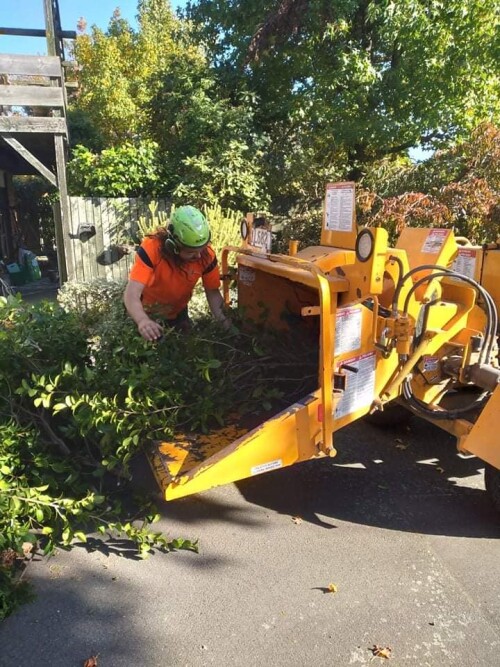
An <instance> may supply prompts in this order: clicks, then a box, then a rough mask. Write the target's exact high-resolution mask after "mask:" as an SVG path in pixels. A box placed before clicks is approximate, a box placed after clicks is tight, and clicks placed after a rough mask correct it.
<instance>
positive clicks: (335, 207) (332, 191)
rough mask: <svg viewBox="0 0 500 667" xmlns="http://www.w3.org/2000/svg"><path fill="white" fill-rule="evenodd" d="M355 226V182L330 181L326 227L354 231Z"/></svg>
mask: <svg viewBox="0 0 500 667" xmlns="http://www.w3.org/2000/svg"><path fill="white" fill-rule="evenodd" d="M353 226H354V184H351V183H330V184H329V185H327V186H326V198H325V229H327V230H328V231H332V232H335V231H336V232H352V230H353Z"/></svg>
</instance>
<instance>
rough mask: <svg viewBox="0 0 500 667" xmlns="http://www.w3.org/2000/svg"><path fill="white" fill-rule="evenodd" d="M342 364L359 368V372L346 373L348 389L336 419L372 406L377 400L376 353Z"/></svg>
mask: <svg viewBox="0 0 500 667" xmlns="http://www.w3.org/2000/svg"><path fill="white" fill-rule="evenodd" d="M342 364H346V365H348V366H351V367H354V368H357V369H358V372H357V373H353V372H352V371H351V372H349V371H346V373H347V383H346V389H345V391H344V393H343V395H342V398H341V399H340V401H339V402H338V404H337V408H336V410H335V413H334V417H335V419H340V418H341V417H345V415H350V414H351V413H352V412H356V411H357V410H361V409H362V408H366V407H368V406H370V405H371V404H372V403H373V399H374V398H375V352H367V353H366V354H361V355H359V356H357V357H352V359H346V360H345V361H343V362H342ZM342 364H341V365H342Z"/></svg>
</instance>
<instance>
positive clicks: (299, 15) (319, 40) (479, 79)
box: [187, 0, 500, 197]
mask: <svg viewBox="0 0 500 667" xmlns="http://www.w3.org/2000/svg"><path fill="white" fill-rule="evenodd" d="M187 14H188V16H189V17H190V18H192V19H193V20H194V21H196V22H197V25H198V29H199V34H200V36H201V37H202V38H203V39H204V40H205V42H206V44H207V45H208V48H209V49H210V54H211V58H212V61H213V63H214V65H215V66H216V68H217V70H218V72H219V76H220V80H221V82H222V83H223V85H224V86H226V87H227V89H228V90H230V89H237V88H238V87H240V88H241V87H245V88H248V89H249V90H250V91H251V92H252V93H254V94H255V96H256V98H257V100H258V106H257V116H256V121H257V128H258V129H259V130H260V131H263V132H266V133H268V134H269V135H270V136H271V138H272V152H271V153H270V158H269V166H270V174H271V177H272V179H271V182H272V183H273V192H274V193H275V194H279V193H280V191H283V190H284V191H285V192H293V193H295V194H296V195H297V196H301V194H302V193H301V185H300V184H301V183H302V184H305V185H306V187H307V191H308V193H309V195H310V196H313V197H314V196H316V190H315V184H314V178H311V173H316V174H317V175H318V178H317V181H316V183H318V182H324V180H325V177H328V175H329V174H331V175H333V176H334V177H335V176H336V174H339V173H343V174H344V175H346V176H348V177H350V178H355V179H358V178H359V177H360V176H361V175H362V173H363V172H364V171H365V168H366V165H367V164H371V163H373V162H374V161H376V160H379V159H380V158H381V157H383V156H386V155H389V154H399V153H403V152H405V151H407V150H408V149H409V148H411V147H414V146H419V145H421V146H425V147H431V148H438V147H441V146H446V145H447V144H448V143H449V142H450V141H453V140H456V139H459V138H460V137H462V136H465V135H466V134H467V133H468V132H469V131H470V130H471V129H472V128H473V127H475V126H476V125H477V124H478V123H479V122H480V121H482V120H486V119H492V120H496V119H498V117H499V113H500V108H499V98H498V90H499V74H498V61H499V58H500V52H499V50H500V46H499V45H500V41H499V38H498V35H499V34H500V32H499V29H498V28H499V13H498V6H497V4H496V3H494V2H492V1H491V0H448V1H447V2H442V1H441V0H425V2H424V1H423V0H398V2H394V0H337V1H336V2H331V0H281V1H280V2H276V1H272V0H231V1H228V2H219V1H217V0H198V2H193V3H191V4H190V5H189V6H188V10H187ZM311 181H312V182H311ZM280 183H281V184H282V185H280Z"/></svg>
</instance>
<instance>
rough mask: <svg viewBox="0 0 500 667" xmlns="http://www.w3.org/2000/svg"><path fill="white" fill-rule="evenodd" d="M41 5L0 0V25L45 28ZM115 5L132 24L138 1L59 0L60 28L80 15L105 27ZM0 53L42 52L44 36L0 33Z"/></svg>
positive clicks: (178, 2)
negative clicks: (17, 35)
mask: <svg viewBox="0 0 500 667" xmlns="http://www.w3.org/2000/svg"><path fill="white" fill-rule="evenodd" d="M43 4H44V3H43V0H0V27H2V28H36V29H44V28H45V19H44V13H43ZM170 4H171V5H172V7H174V8H177V7H179V6H183V5H184V4H185V2H183V1H182V0H174V1H173V2H171V3H170ZM116 7H119V8H120V10H121V15H122V17H123V18H125V19H127V20H128V21H129V22H130V23H131V24H132V25H135V15H136V13H137V0H59V13H60V15H61V26H62V29H63V30H76V24H77V22H78V20H79V19H80V17H82V16H83V17H84V18H85V19H86V21H87V25H88V27H90V26H91V25H94V24H95V25H97V26H99V28H102V29H103V30H105V29H106V28H107V26H108V23H109V19H110V18H111V15H112V14H113V12H114V10H115V9H116ZM0 53H18V54H19V53H27V54H28V53H31V54H37V55H45V54H46V53H47V44H46V42H45V38H39V37H12V36H9V35H0Z"/></svg>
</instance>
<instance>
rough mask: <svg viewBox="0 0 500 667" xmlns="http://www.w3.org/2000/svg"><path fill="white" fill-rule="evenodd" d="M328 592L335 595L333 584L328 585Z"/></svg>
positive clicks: (335, 587)
mask: <svg viewBox="0 0 500 667" xmlns="http://www.w3.org/2000/svg"><path fill="white" fill-rule="evenodd" d="M328 592H329V593H336V592H337V586H335V584H328Z"/></svg>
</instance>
